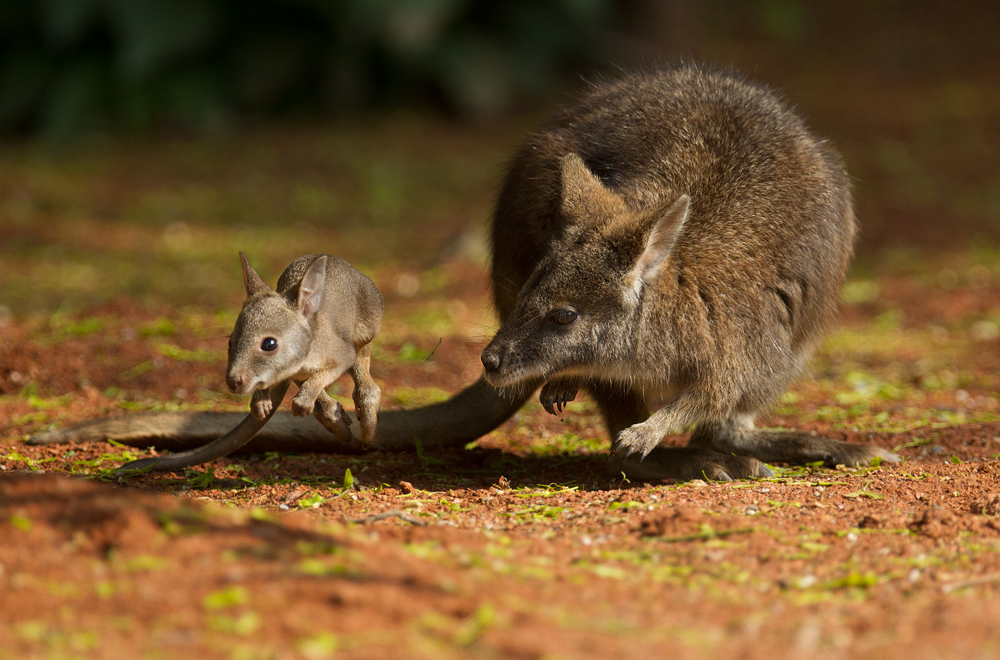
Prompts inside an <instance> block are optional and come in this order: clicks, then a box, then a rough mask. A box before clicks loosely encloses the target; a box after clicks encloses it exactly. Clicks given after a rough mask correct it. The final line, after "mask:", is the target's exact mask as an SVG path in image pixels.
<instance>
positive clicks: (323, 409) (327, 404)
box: [313, 390, 354, 442]
mask: <svg viewBox="0 0 1000 660" xmlns="http://www.w3.org/2000/svg"><path fill="white" fill-rule="evenodd" d="M313 417H315V418H316V419H317V420H318V421H319V423H320V424H322V425H323V426H325V427H326V430H328V431H329V432H330V433H332V434H333V435H334V437H335V438H337V440H339V441H341V442H353V441H354V434H353V433H351V417H350V416H349V415H348V414H347V412H346V411H345V410H344V406H342V405H340V402H339V401H337V400H336V399H334V398H333V397H331V396H330V395H329V394H327V393H326V390H320V393H319V396H317V397H316V407H315V408H313Z"/></svg>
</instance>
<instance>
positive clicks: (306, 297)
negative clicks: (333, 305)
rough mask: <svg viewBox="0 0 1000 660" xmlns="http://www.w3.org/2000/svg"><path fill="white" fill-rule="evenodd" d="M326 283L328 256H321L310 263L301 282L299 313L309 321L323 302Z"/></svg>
mask: <svg viewBox="0 0 1000 660" xmlns="http://www.w3.org/2000/svg"><path fill="white" fill-rule="evenodd" d="M325 285H326V257H325V256H323V257H320V258H319V259H317V260H316V261H314V262H312V263H311V264H310V265H309V268H307V269H306V273H305V275H303V276H302V282H301V283H299V314H301V315H302V318H304V319H306V320H307V321H308V320H309V319H311V318H312V317H313V315H314V314H316V310H318V309H319V305H320V303H322V302H323V287H324V286H325Z"/></svg>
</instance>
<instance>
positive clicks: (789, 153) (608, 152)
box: [374, 67, 897, 479]
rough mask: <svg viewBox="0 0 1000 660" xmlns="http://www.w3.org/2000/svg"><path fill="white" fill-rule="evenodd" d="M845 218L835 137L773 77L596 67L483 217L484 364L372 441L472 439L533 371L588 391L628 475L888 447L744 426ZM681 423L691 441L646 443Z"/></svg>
mask: <svg viewBox="0 0 1000 660" xmlns="http://www.w3.org/2000/svg"><path fill="white" fill-rule="evenodd" d="M855 233H856V221H855V217H854V211H853V206H852V201H851V195H850V190H849V182H848V179H847V176H846V174H845V173H844V171H843V165H842V163H841V161H840V159H839V157H838V155H837V154H836V152H835V151H834V150H833V148H832V147H831V146H830V145H828V144H827V143H825V142H823V141H821V140H818V139H817V138H816V137H814V136H813V135H812V134H811V133H810V132H809V131H808V130H807V128H806V127H805V126H804V125H803V123H802V121H801V120H800V119H799V118H798V117H797V116H796V115H795V114H794V113H793V112H792V111H791V110H789V109H788V108H787V107H786V106H785V104H784V103H782V102H781V101H780V100H779V99H778V98H777V97H776V96H775V95H774V94H772V93H771V92H769V91H768V90H766V89H764V88H762V87H759V86H757V85H754V84H752V83H749V82H746V81H744V80H742V79H740V78H738V77H735V76H730V75H727V74H721V73H716V72H711V71H706V70H702V69H699V68H697V67H682V68H678V69H673V70H665V71H658V72H651V73H638V74H634V75H631V76H627V77H625V78H623V79H621V80H619V81H615V82H611V83H606V84H600V85H596V86H595V87H594V88H593V89H592V90H591V91H590V93H589V94H587V95H585V96H584V97H583V99H582V100H581V101H580V102H579V103H577V104H576V105H574V106H572V107H570V108H568V109H566V110H565V111H563V112H562V113H560V114H558V115H557V116H556V117H555V118H554V119H553V120H552V121H551V122H550V123H549V124H548V125H546V126H545V127H543V128H542V130H540V131H539V132H537V133H536V134H534V135H533V136H531V137H530V138H529V140H528V141H527V142H526V144H525V145H524V146H523V147H522V148H521V150H520V151H519V152H518V153H517V155H516V156H515V158H514V159H513V161H512V162H511V165H510V167H509V170H508V173H507V176H506V178H505V180H504V184H503V187H502V190H501V193H500V195H499V198H498V200H497V205H496V209H495V212H494V218H493V231H492V248H493V249H492V253H493V264H492V281H493V296H494V302H495V304H496V308H497V312H498V314H499V317H500V321H501V324H502V325H501V327H500V330H499V331H498V333H497V335H496V337H495V338H494V339H493V341H492V342H491V343H490V345H489V346H488V347H487V348H486V350H485V351H484V352H483V364H484V368H485V372H484V374H485V378H484V379H480V380H479V381H478V382H477V383H475V384H474V385H472V386H470V387H469V388H467V389H466V390H465V391H463V392H461V393H459V394H458V395H457V396H456V397H455V398H453V399H451V400H450V401H447V402H445V403H442V404H437V405H435V406H428V407H425V408H421V409H417V410H413V411H399V412H392V411H390V412H388V413H385V414H383V416H382V418H381V419H380V424H379V429H378V432H377V434H376V437H375V441H374V444H375V446H376V447H380V448H385V449H405V448H410V447H412V445H413V438H414V437H417V438H419V439H420V440H421V441H422V442H423V444H424V446H425V447H426V446H431V445H445V444H447V445H454V444H459V443H464V442H467V441H468V440H472V439H474V438H477V437H479V436H480V435H482V434H483V433H486V432H488V431H489V430H492V429H493V428H495V427H496V426H497V425H499V424H500V423H501V422H503V421H504V420H505V419H507V417H509V416H510V415H511V414H513V412H515V411H516V410H517V409H518V408H519V407H520V406H521V405H522V404H523V403H524V401H525V400H526V399H527V398H528V397H529V396H530V395H531V394H532V393H533V392H534V390H535V389H536V388H537V387H538V386H539V385H543V384H544V386H543V388H542V392H541V399H542V402H543V404H544V405H545V406H546V408H547V409H549V410H550V411H555V410H556V409H561V408H562V406H563V404H564V403H565V402H566V401H568V400H570V399H572V398H573V397H574V396H575V395H576V391H577V389H578V388H580V387H583V388H585V389H586V390H587V391H588V393H589V394H590V396H591V397H593V398H594V399H595V400H596V401H597V403H598V405H599V407H600V409H601V411H602V413H603V414H604V417H605V420H606V422H607V425H608V430H609V433H610V434H611V436H612V459H611V468H612V470H614V471H618V470H621V471H624V472H626V473H627V474H628V475H629V476H634V477H640V478H646V477H649V478H653V477H675V478H697V477H708V478H713V479H728V478H733V477H744V476H755V475H756V476H760V475H766V474H768V471H767V469H766V468H764V467H763V466H762V465H761V464H760V463H759V462H758V460H757V459H761V460H766V461H790V462H807V461H814V460H825V461H827V462H828V463H848V464H859V463H865V462H867V461H868V460H869V459H871V458H874V457H880V458H883V459H886V460H897V459H896V458H895V457H894V456H893V455H892V454H889V453H888V452H885V451H884V450H881V449H878V448H875V447H868V446H861V445H848V444H844V443H840V442H836V441H833V440H829V439H826V438H821V437H816V436H811V435H807V434H803V433H796V432H782V431H761V430H758V429H755V428H754V426H753V417H754V415H756V414H758V413H760V412H761V411H764V410H766V408H767V407H768V406H769V405H771V404H772V403H773V401H774V400H775V399H776V398H777V397H778V396H779V395H780V394H781V393H782V392H783V391H784V390H785V388H786V387H787V386H788V384H789V383H790V382H791V380H792V379H793V378H794V377H795V376H796V374H797V373H798V372H799V371H800V370H801V368H802V366H803V363H804V361H805V360H806V359H807V357H808V355H809V352H810V350H811V349H812V347H813V346H815V344H816V343H817V342H818V341H819V340H820V338H821V337H822V335H823V333H824V331H825V330H826V328H827V327H828V326H829V324H830V323H831V321H832V320H833V319H834V316H835V312H836V301H837V299H838V297H839V290H840V286H841V285H842V283H843V280H844V276H845V272H846V269H847V265H848V262H849V260H850V257H851V251H852V246H853V242H854V238H855ZM660 401H665V402H666V403H665V404H664V405H663V407H662V408H660V409H659V410H658V411H656V412H654V413H653V414H652V415H649V412H648V409H649V406H650V404H651V403H656V402H660ZM691 424H695V425H696V429H695V431H694V433H693V435H692V441H691V444H690V446H689V447H686V448H677V449H668V448H663V447H659V446H657V445H658V443H659V442H660V440H661V439H662V438H663V436H664V434H666V433H668V432H670V431H672V430H675V429H678V428H682V427H685V426H688V425H691Z"/></svg>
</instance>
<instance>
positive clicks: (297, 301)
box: [226, 252, 327, 394]
mask: <svg viewBox="0 0 1000 660" xmlns="http://www.w3.org/2000/svg"><path fill="white" fill-rule="evenodd" d="M240 261H241V262H242V264H243V284H244V285H245V286H246V291H247V299H246V301H244V303H243V308H242V309H241V310H240V314H239V317H237V319H236V325H235V327H234V328H233V334H232V335H230V337H229V364H228V366H227V368H226V384H227V385H228V386H229V389H230V391H232V392H233V393H235V394H247V393H249V392H253V391H254V390H260V389H264V388H268V387H272V386H273V385H275V384H277V383H280V382H281V381H284V380H287V379H289V378H291V377H293V376H295V375H296V374H297V373H299V371H300V368H301V367H302V362H303V360H304V359H305V358H306V356H307V354H308V353H309V348H310V346H311V343H312V339H313V329H314V327H315V323H314V319H315V316H316V311H317V310H318V309H319V307H320V304H321V303H322V301H323V289H324V285H325V282H326V261H327V259H326V257H325V256H321V257H319V258H318V259H316V260H315V261H313V262H312V264H311V265H310V266H309V267H308V268H307V269H306V272H305V274H304V275H303V276H302V279H301V281H300V282H299V283H298V285H296V286H292V287H290V288H289V289H288V290H287V291H284V292H281V293H279V292H276V291H274V290H273V289H272V288H271V287H269V286H268V285H267V284H265V283H264V280H262V279H261V278H260V276H259V275H258V274H257V271H255V270H254V269H253V267H252V266H251V265H250V262H249V261H248V260H247V257H246V255H245V254H243V253H242V252H240Z"/></svg>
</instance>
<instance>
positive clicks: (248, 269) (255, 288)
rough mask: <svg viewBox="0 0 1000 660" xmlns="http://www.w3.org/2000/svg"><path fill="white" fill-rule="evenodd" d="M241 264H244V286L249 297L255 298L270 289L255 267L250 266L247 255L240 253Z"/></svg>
mask: <svg viewBox="0 0 1000 660" xmlns="http://www.w3.org/2000/svg"><path fill="white" fill-rule="evenodd" d="M240 263H242V264H243V286H245V287H246V290H247V296H253V295H255V294H258V293H262V292H264V291H267V290H269V289H270V287H269V286H267V284H265V283H264V280H262V279H261V278H260V275H258V274H257V271H255V270H254V269H253V266H251V265H250V260H249V259H247V255H245V254H243V253H242V252H240Z"/></svg>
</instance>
